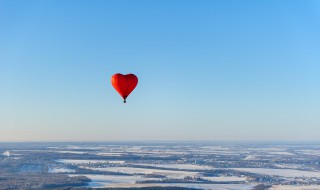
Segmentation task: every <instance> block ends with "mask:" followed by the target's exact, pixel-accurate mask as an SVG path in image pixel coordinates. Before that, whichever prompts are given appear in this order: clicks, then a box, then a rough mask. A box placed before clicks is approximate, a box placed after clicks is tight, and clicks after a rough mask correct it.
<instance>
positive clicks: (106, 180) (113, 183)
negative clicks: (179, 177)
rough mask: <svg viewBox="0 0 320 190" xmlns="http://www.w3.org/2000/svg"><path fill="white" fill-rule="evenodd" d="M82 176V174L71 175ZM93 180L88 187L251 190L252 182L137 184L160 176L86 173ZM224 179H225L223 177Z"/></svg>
mask: <svg viewBox="0 0 320 190" xmlns="http://www.w3.org/2000/svg"><path fill="white" fill-rule="evenodd" d="M69 176H71V177H72V176H82V175H69ZM84 176H86V177H88V178H90V179H91V180H92V182H90V183H89V185H88V187H90V188H104V187H110V188H117V187H154V186H162V187H189V188H199V189H207V190H250V189H251V188H252V187H253V186H254V185H252V184H195V183H152V184H137V183H136V182H137V181H144V180H160V179H158V178H144V177H142V176H137V175H136V176H114V175H84ZM221 180H223V179H221Z"/></svg>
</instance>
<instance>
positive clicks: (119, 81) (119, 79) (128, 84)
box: [111, 73, 138, 103]
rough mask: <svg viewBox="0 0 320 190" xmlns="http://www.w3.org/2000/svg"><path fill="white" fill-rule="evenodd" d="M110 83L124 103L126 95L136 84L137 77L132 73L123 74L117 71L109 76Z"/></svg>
mask: <svg viewBox="0 0 320 190" xmlns="http://www.w3.org/2000/svg"><path fill="white" fill-rule="evenodd" d="M111 84H112V86H113V87H114V89H116V91H117V92H118V93H119V94H120V95H121V96H122V98H123V103H126V99H127V97H128V96H129V94H130V93H131V92H132V91H133V90H134V89H135V88H136V86H137V84H138V77H137V76H136V75H134V74H127V75H123V74H120V73H117V74H114V75H113V76H112V77H111Z"/></svg>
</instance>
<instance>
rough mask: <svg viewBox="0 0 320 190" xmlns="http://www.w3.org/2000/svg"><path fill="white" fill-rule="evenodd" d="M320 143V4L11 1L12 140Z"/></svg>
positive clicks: (3, 78)
mask: <svg viewBox="0 0 320 190" xmlns="http://www.w3.org/2000/svg"><path fill="white" fill-rule="evenodd" d="M118 72H119V73H123V74H126V73H134V74H136V75H137V76H138V77H139V84H138V86H137V88H136V89H135V91H134V92H133V93H132V94H131V95H130V96H129V98H128V99H127V104H123V102H122V99H121V97H120V96H119V95H118V94H117V92H116V91H115V90H114V89H113V87H112V86H111V84H110V78H111V76H112V75H113V74H114V73H118ZM319 139H320V1H307V0H306V1H303V0H300V1H294V0H287V1H285V0H282V1H278V0H274V1H272V0H265V1H263V0H262V1H256V0H252V1H238V0H234V1H228V0H221V1H213V0H208V1H206V0H200V1H199V0H192V1H191V0H153V1H150V0H143V1H142V0H134V1H131V0H127V1H122V0H109V1H107V0H106V1H102V0H101V1H97V0H86V1H83V0H55V1H54V0H48V1H42V0H39V1H33V0H30V1H23V0H20V1H19V0H16V1H12V0H1V1H0V141H61V140H63V141H113V140H213V141H215V140H319Z"/></svg>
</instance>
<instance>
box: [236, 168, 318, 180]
mask: <svg viewBox="0 0 320 190" xmlns="http://www.w3.org/2000/svg"><path fill="white" fill-rule="evenodd" d="M230 169H234V170H238V171H245V172H250V173H257V174H263V175H271V176H273V175H274V176H283V177H317V178H320V172H312V171H302V170H293V169H269V168H230Z"/></svg>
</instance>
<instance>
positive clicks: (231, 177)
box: [202, 176, 247, 182]
mask: <svg viewBox="0 0 320 190" xmlns="http://www.w3.org/2000/svg"><path fill="white" fill-rule="evenodd" d="M202 179H205V180H209V181H215V182H219V181H220V182H222V181H223V182H227V181H246V179H247V178H245V177H236V176H220V177H202Z"/></svg>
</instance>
